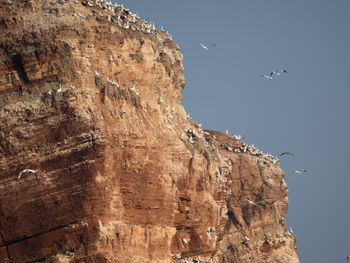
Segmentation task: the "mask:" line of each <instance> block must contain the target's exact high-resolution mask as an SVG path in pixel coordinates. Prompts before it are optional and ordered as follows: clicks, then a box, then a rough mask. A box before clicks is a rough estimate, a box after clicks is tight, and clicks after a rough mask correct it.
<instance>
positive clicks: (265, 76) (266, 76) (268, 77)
mask: <svg viewBox="0 0 350 263" xmlns="http://www.w3.org/2000/svg"><path fill="white" fill-rule="evenodd" d="M260 77H263V78H265V79H269V80H272V76H269V75H260Z"/></svg>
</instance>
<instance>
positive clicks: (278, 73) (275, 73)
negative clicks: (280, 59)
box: [270, 70, 281, 76]
mask: <svg viewBox="0 0 350 263" xmlns="http://www.w3.org/2000/svg"><path fill="white" fill-rule="evenodd" d="M273 75H277V76H280V75H281V72H279V71H278V70H276V71H272V72H271V73H270V76H273Z"/></svg>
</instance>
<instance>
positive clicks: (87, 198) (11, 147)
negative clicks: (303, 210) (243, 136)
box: [0, 0, 299, 263]
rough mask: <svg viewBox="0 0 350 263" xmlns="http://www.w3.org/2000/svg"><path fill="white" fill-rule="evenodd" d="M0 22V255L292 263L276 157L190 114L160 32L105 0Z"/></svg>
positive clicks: (167, 40)
mask: <svg viewBox="0 0 350 263" xmlns="http://www.w3.org/2000/svg"><path fill="white" fill-rule="evenodd" d="M0 18H1V23H0V35H1V38H0V58H1V59H0V120H1V122H0V261H1V262H281V263H287V262H288V263H293V262H299V260H298V255H297V251H296V249H295V238H294V236H293V235H292V234H291V233H289V231H288V230H287V227H286V222H285V220H284V215H285V213H286V212H287V207H288V199H287V197H286V196H287V193H288V190H287V185H286V183H285V181H284V179H283V178H284V173H283V171H282V170H281V168H280V166H279V163H278V160H277V159H276V158H274V157H273V156H270V155H266V154H263V153H262V152H260V151H259V150H257V149H256V148H255V147H253V146H248V145H246V144H245V143H244V142H242V141H241V140H240V138H239V137H238V136H233V137H231V136H229V135H227V134H224V133H220V132H215V131H203V130H202V129H201V128H200V125H198V124H197V123H196V122H195V121H193V120H192V119H191V118H189V117H188V116H187V114H186V112H185V111H184V109H183V107H182V105H181V98H182V93H181V92H182V89H183V88H184V86H185V80H184V76H183V73H182V71H183V67H182V55H181V53H180V50H179V48H178V47H177V45H176V43H175V42H173V41H172V40H171V36H170V35H169V34H168V33H166V32H163V31H159V30H157V28H155V26H154V25H149V24H147V23H145V22H144V21H143V20H141V19H140V18H139V17H138V16H137V15H135V14H132V13H131V12H130V11H129V10H128V9H124V8H123V7H122V6H112V5H110V4H108V3H105V2H103V1H78V0H75V1H72V0H60V1H58V0H56V1H55V0H53V1H52V2H48V1H44V0H35V1H34V0H22V1H20V0H18V1H14V0H11V1H10V0H6V1H5V0H1V2H0ZM24 169H32V170H35V171H36V173H33V172H23V173H22V175H21V177H20V178H19V179H18V175H19V173H20V172H21V171H23V170H24Z"/></svg>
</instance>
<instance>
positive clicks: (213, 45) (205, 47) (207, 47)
mask: <svg viewBox="0 0 350 263" xmlns="http://www.w3.org/2000/svg"><path fill="white" fill-rule="evenodd" d="M199 44H200V45H201V47H202V48H204V49H205V50H209V48H211V47H215V46H216V44H212V45H209V46H204V45H203V44H201V43H199Z"/></svg>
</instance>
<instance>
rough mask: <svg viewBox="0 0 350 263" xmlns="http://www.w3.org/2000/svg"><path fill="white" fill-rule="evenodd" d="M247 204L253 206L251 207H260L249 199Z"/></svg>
mask: <svg viewBox="0 0 350 263" xmlns="http://www.w3.org/2000/svg"><path fill="white" fill-rule="evenodd" d="M247 202H248V203H249V204H251V205H255V206H256V207H257V206H258V205H257V204H256V203H254V202H253V201H251V200H249V199H247Z"/></svg>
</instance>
